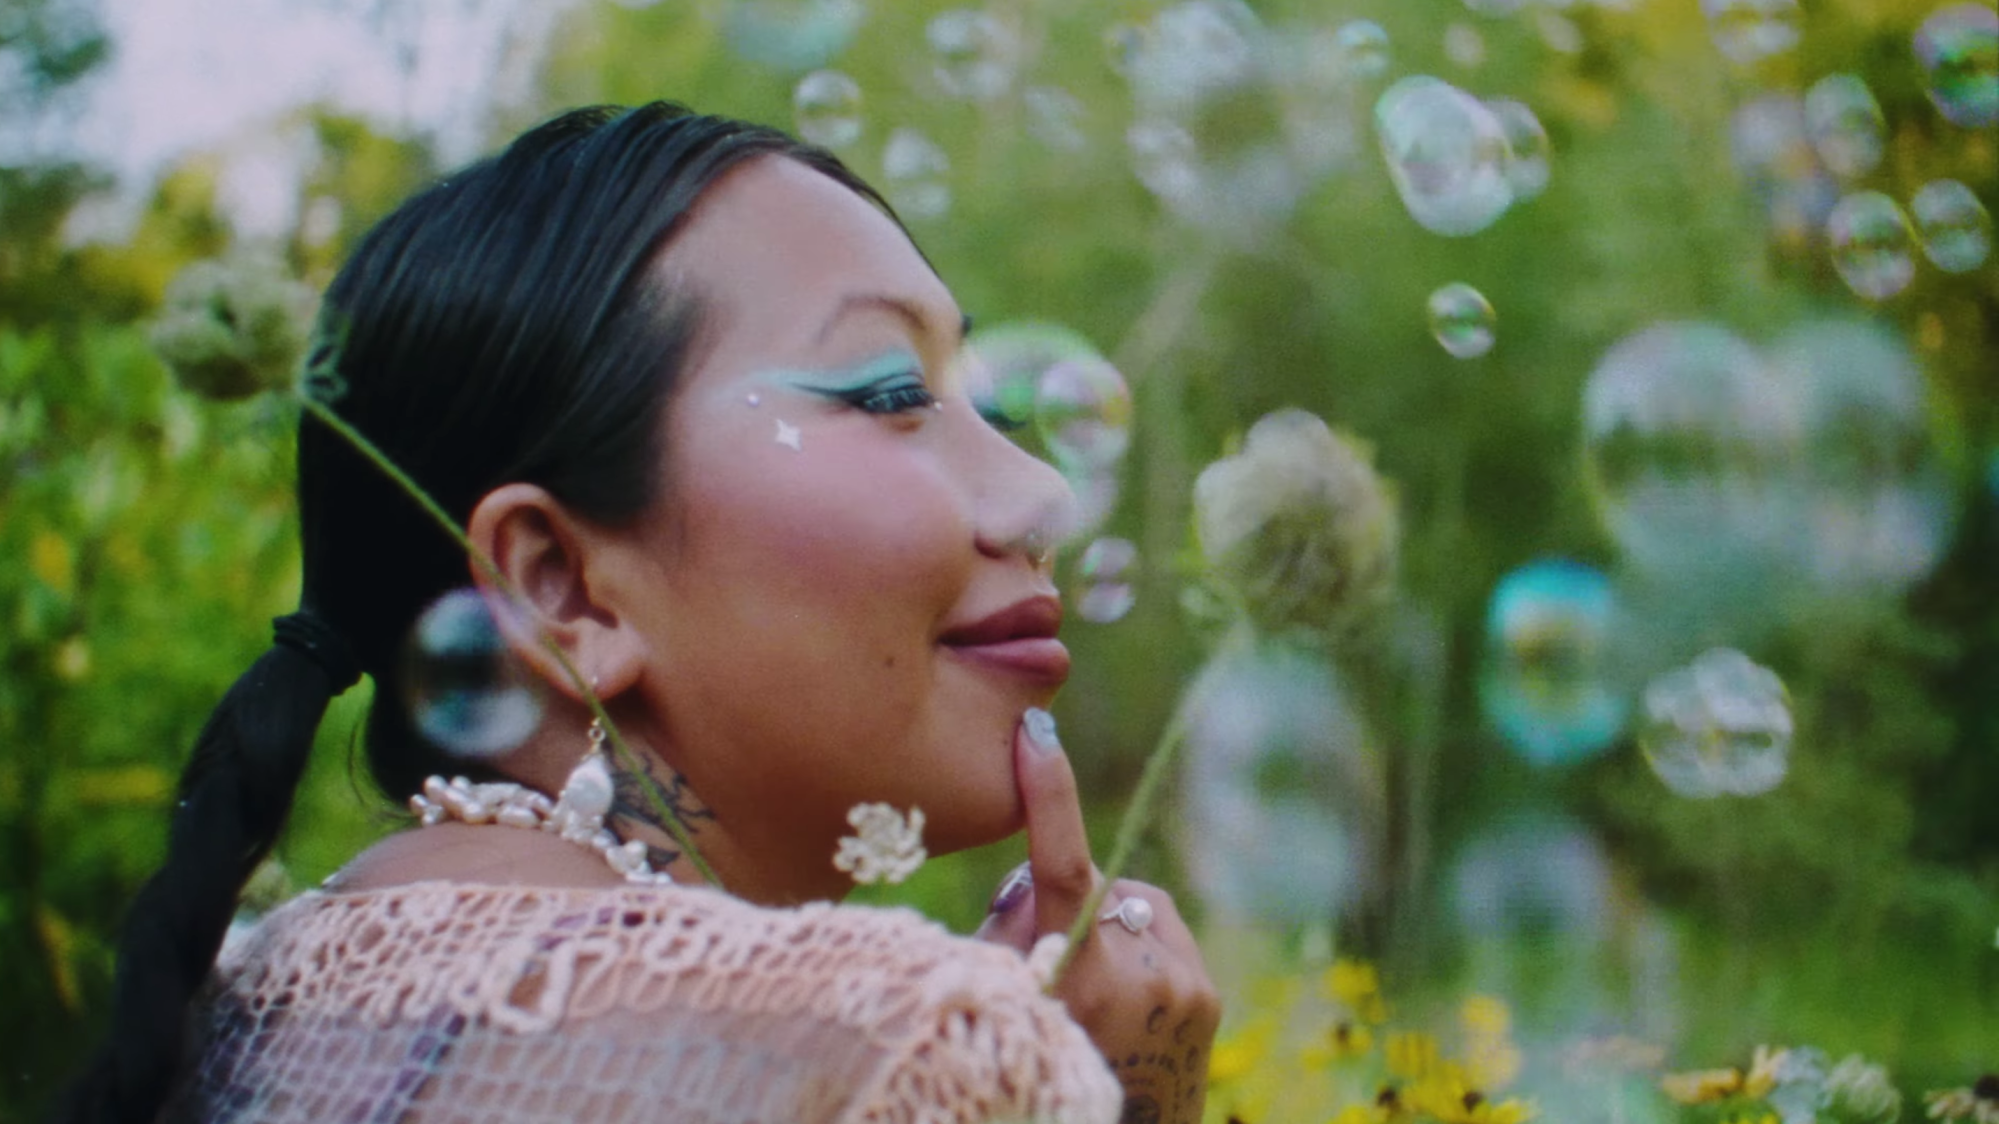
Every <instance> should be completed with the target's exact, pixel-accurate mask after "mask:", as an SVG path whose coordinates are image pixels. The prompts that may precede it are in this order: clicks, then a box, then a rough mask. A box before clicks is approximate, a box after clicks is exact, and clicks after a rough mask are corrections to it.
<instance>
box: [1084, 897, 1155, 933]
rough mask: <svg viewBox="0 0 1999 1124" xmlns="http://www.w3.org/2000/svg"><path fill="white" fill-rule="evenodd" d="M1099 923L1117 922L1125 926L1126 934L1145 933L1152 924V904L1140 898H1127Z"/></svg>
mask: <svg viewBox="0 0 1999 1124" xmlns="http://www.w3.org/2000/svg"><path fill="white" fill-rule="evenodd" d="M1097 921H1098V922H1099V923H1102V922H1105V921H1115V922H1117V923H1118V924H1120V925H1122V926H1124V928H1125V932H1128V933H1132V934H1134V935H1136V934H1138V933H1143V932H1145V930H1146V929H1147V928H1148V927H1149V926H1151V924H1152V903H1151V902H1149V901H1146V900H1145V899H1144V898H1139V897H1131V898H1125V899H1124V900H1123V901H1120V902H1118V903H1117V908H1116V909H1113V910H1109V911H1107V912H1105V913H1104V915H1103V916H1101V917H1099V918H1097Z"/></svg>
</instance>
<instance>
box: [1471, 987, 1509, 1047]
mask: <svg viewBox="0 0 1999 1124" xmlns="http://www.w3.org/2000/svg"><path fill="white" fill-rule="evenodd" d="M1458 1022H1459V1023H1460V1024H1461V1025H1462V1026H1463V1027H1464V1028H1465V1033H1466V1034H1467V1035H1470V1036H1471V1037H1473V1038H1504V1037H1506V1036H1507V1034H1508V1033H1509V1032H1510V1031H1512V1029H1513V1015H1512V1012H1510V1011H1508V1010H1507V1009H1506V1001H1505V1000H1504V999H1500V998H1498V997H1497V996H1492V995H1474V996H1472V997H1471V998H1469V999H1466V1000H1465V1005H1464V1006H1463V1007H1461V1008H1459V1010H1458Z"/></svg>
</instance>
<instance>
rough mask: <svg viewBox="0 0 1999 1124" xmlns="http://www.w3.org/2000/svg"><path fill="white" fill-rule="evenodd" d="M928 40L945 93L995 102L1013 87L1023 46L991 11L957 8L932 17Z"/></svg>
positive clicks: (927, 33)
mask: <svg viewBox="0 0 1999 1124" xmlns="http://www.w3.org/2000/svg"><path fill="white" fill-rule="evenodd" d="M924 37H925V38H926V39H928V40H929V43H930V50H931V52H932V53H933V54H934V56H935V58H936V64H935V66H934V67H933V69H932V73H933V74H935V75H936V77H937V84H938V85H939V86H941V87H943V88H944V92H945V93H948V94H950V95H952V96H953V97H960V98H967V99H970V100H972V101H991V100H992V99H994V98H996V97H998V96H1000V95H1001V94H1003V93H1005V92H1006V91H1007V90H1008V89H1009V88H1011V87H1012V85H1013V79H1014V75H1015V74H1016V73H1017V72H1018V70H1019V68H1020V52H1021V44H1020V42H1019V40H1018V39H1017V38H1016V37H1015V35H1014V34H1013V31H1012V30H1011V29H1010V28H1008V27H1007V25H1006V24H1005V23H1003V22H1002V21H1001V20H1000V19H999V17H997V16H995V15H993V14H992V13H991V12H986V11H981V10H978V9H975V8H953V9H951V10H950V11H947V12H943V13H940V14H939V15H937V16H936V17H934V18H932V19H931V21H930V24H929V26H928V27H927V28H926V29H925V31H924Z"/></svg>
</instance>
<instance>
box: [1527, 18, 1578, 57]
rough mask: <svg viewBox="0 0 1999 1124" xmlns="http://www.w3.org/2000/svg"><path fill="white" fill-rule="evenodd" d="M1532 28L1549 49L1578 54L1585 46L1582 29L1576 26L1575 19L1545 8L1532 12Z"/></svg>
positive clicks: (1565, 53)
mask: <svg viewBox="0 0 1999 1124" xmlns="http://www.w3.org/2000/svg"><path fill="white" fill-rule="evenodd" d="M1534 30H1535V31H1537V32H1539V33H1540V34H1541V42H1542V43H1543V44H1544V45H1545V46H1546V47H1547V48H1548V49H1549V50H1551V51H1556V52H1559V53H1561V54H1564V55H1579V54H1581V53H1582V50H1583V47H1584V46H1585V44H1584V42H1583V29H1582V28H1580V27H1577V26H1576V21H1574V20H1572V19H1570V18H1568V17H1567V16H1564V15H1561V14H1559V13H1557V12H1552V11H1549V10H1548V9H1546V8H1542V9H1539V10H1537V11H1536V12H1535V13H1534Z"/></svg>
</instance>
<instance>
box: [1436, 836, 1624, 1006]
mask: <svg viewBox="0 0 1999 1124" xmlns="http://www.w3.org/2000/svg"><path fill="white" fill-rule="evenodd" d="M1443 884H1444V886H1445V887H1446V890H1447V893H1448V894H1449V905H1450V916H1451V919H1452V920H1453V921H1454V922H1455V923H1456V924H1455V928H1456V929H1457V931H1458V932H1459V933H1460V934H1461V935H1462V937H1463V939H1464V940H1465V943H1466V948H1465V952H1466V954H1467V959H1468V963H1467V964H1466V966H1465V967H1466V971H1467V974H1468V975H1469V977H1470V984H1469V986H1471V987H1474V988H1476V989H1478V990H1481V991H1487V992H1497V993H1500V994H1508V993H1512V994H1522V993H1526V994H1532V995H1533V996H1534V997H1535V1000H1536V1003H1537V1005H1539V1006H1540V1007H1541V1009H1542V1010H1544V1011H1545V1010H1546V1009H1547V1006H1548V1005H1549V1004H1550V1003H1559V1004H1564V1005H1570V1004H1574V1005H1578V1006H1580V1005H1584V1004H1592V1003H1596V1002H1600V1001H1601V998H1602V996H1601V992H1600V988H1601V986H1602V984H1601V974H1600V973H1601V965H1600V963H1599V962H1598V961H1597V960H1596V957H1599V956H1601V955H1602V950H1603V949H1604V947H1605V946H1606V944H1608V943H1610V940H1611V936H1610V934H1611V927H1612V918H1613V917H1615V916H1616V915H1617V912H1618V909H1619V907H1618V906H1617V905H1616V902H1617V900H1618V895H1617V892H1616V889H1615V880H1614V877H1613V875H1612V868H1611V864H1610V859H1609V857H1608V856H1607V855H1606V854H1605V853H1604V848H1603V845H1602V844H1601V843H1599V842H1597V840H1596V838H1595V836H1593V835H1592V834H1591V833H1590V831H1589V830H1588V829H1587V828H1585V827H1583V826H1582V825H1580V824H1577V823H1574V822H1572V821H1569V820H1566V819H1561V818H1556V817H1552V816H1543V815H1534V814H1520V813H1516V814H1515V815H1514V816H1513V817H1510V818H1509V819H1508V820H1505V821H1502V822H1501V823H1500V824H1499V825H1497V826H1496V827H1494V828H1491V829H1488V830H1485V831H1482V832H1479V833H1478V834H1476V835H1473V836H1472V837H1471V839H1470V840H1469V842H1467V843H1465V844H1464V846H1463V850H1462V851H1460V852H1459V854H1458V856H1457V858H1456V859H1455V860H1454V861H1453V862H1452V863H1451V864H1450V866H1449V868H1448V870H1447V873H1446V875H1445V877H1444V879H1443Z"/></svg>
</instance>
